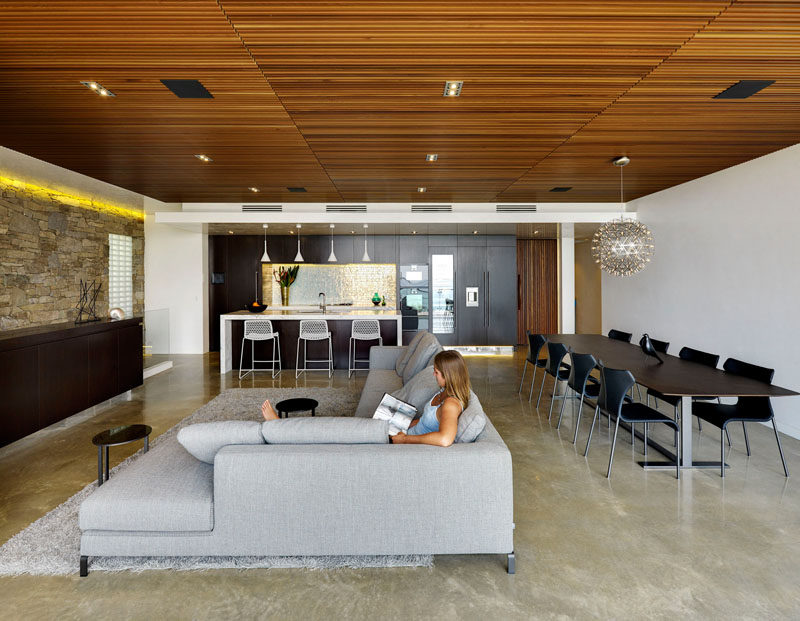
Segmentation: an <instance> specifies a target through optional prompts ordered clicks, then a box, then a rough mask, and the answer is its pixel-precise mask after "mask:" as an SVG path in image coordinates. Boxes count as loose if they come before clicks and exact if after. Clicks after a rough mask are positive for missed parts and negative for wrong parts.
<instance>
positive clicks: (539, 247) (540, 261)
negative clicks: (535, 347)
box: [517, 239, 558, 344]
mask: <svg viewBox="0 0 800 621" xmlns="http://www.w3.org/2000/svg"><path fill="white" fill-rule="evenodd" d="M517 275H518V278H519V283H520V291H519V312H518V313H517V343H519V344H524V343H526V342H527V341H526V339H525V331H526V330H532V331H534V332H537V333H539V334H553V333H555V332H558V241H557V240H555V239H518V240H517Z"/></svg>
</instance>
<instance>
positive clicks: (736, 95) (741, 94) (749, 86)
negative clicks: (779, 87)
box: [714, 80, 775, 99]
mask: <svg viewBox="0 0 800 621" xmlns="http://www.w3.org/2000/svg"><path fill="white" fill-rule="evenodd" d="M770 84H775V80H740V81H739V82H737V83H736V84H734V85H733V86H729V87H728V88H726V89H725V90H724V91H722V92H721V93H717V94H716V95H714V99H747V98H748V97H750V96H751V95H755V94H756V93H757V92H758V91H760V90H763V89H765V88H767V87H768V86H769V85H770Z"/></svg>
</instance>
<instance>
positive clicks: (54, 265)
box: [0, 177, 144, 330]
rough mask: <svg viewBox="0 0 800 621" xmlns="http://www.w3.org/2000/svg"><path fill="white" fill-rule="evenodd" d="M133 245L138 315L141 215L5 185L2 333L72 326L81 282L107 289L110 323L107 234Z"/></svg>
mask: <svg viewBox="0 0 800 621" xmlns="http://www.w3.org/2000/svg"><path fill="white" fill-rule="evenodd" d="M109 233H116V234H118V235H129V236H131V237H132V238H133V312H134V315H136V316H140V315H141V314H142V312H143V309H144V222H143V218H142V215H141V212H140V211H136V210H131V209H127V208H124V207H117V206H114V205H109V204H105V203H101V202H98V201H97V200H94V199H89V198H81V197H79V196H72V195H68V194H65V193H62V192H59V191H56V190H50V189H47V188H45V187H40V186H35V185H32V184H29V183H24V182H22V181H18V180H14V179H10V178H5V177H0V274H2V276H1V278H2V280H0V284H2V288H0V329H2V330H6V329H13V328H24V327H29V326H37V325H45V324H51V323H59V322H65V321H73V320H74V319H75V317H76V315H77V310H76V305H77V303H78V300H79V298H80V280H81V279H83V280H88V281H91V280H96V281H97V282H98V283H101V289H100V293H99V295H98V299H97V305H96V311H97V315H98V316H99V317H101V318H102V317H106V316H107V315H108V234H109Z"/></svg>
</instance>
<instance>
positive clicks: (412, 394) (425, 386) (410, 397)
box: [392, 365, 439, 414]
mask: <svg viewBox="0 0 800 621" xmlns="http://www.w3.org/2000/svg"><path fill="white" fill-rule="evenodd" d="M437 392H439V384H437V383H436V378H435V377H434V376H433V365H431V366H428V367H425V368H424V369H422V371H420V372H419V373H417V374H416V375H415V376H414V377H412V378H411V379H410V380H408V382H406V383H405V384H404V385H403V387H402V388H400V389H398V390H395V391H394V392H393V393H392V396H394V397H397V398H398V399H400V401H405V402H406V403H410V404H411V405H413V406H414V407H415V408H417V412H418V413H419V414H422V410H423V409H424V408H425V405H426V404H427V403H428V402H429V401H430V400H431V399H432V398H433V395H435V394H436V393H437Z"/></svg>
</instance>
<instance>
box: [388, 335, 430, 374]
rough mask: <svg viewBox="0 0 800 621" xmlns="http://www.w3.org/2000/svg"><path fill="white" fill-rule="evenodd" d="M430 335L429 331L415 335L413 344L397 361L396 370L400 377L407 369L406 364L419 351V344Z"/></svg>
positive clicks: (412, 340)
mask: <svg viewBox="0 0 800 621" xmlns="http://www.w3.org/2000/svg"><path fill="white" fill-rule="evenodd" d="M426 334H428V332H427V330H420V331H419V332H417V333H416V334H415V335H414V338H413V339H411V342H410V343H409V344H408V347H406V350H405V351H404V352H403V354H402V355H401V356H400V357H399V358H398V359H397V363H396V364H395V367H394V370H395V371H397V374H398V375H403V371H405V369H406V364H408V360H409V358H411V355H412V354H413V353H414V350H416V349H417V345H418V344H419V342H420V340H422V337H423V336H425V335H426Z"/></svg>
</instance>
